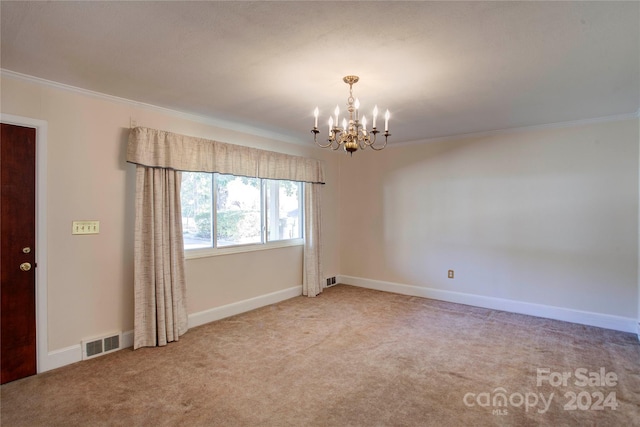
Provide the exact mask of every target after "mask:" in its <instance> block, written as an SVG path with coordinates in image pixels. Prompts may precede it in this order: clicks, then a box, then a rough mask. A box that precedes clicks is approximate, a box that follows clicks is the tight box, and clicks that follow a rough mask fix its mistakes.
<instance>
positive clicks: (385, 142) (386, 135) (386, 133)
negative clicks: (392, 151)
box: [370, 132, 391, 151]
mask: <svg viewBox="0 0 640 427" xmlns="http://www.w3.org/2000/svg"><path fill="white" fill-rule="evenodd" d="M390 136H391V134H390V133H389V132H385V133H384V144H382V147H379V148H376V147H374V146H373V143H372V144H371V145H370V147H371V148H373V149H374V150H376V151H380V150H382V149H384V147H386V146H387V138H388V137H390ZM374 143H375V141H374Z"/></svg>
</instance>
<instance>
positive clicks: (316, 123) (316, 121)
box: [313, 107, 320, 129]
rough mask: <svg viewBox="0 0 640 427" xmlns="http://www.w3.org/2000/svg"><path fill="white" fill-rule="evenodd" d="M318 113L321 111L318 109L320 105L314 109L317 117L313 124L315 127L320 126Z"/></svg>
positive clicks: (314, 115)
mask: <svg viewBox="0 0 640 427" xmlns="http://www.w3.org/2000/svg"><path fill="white" fill-rule="evenodd" d="M318 114H320V111H319V110H318V107H316V109H315V110H313V117H314V118H315V121H314V124H313V128H314V129H315V128H317V127H318Z"/></svg>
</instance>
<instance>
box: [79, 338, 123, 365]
mask: <svg viewBox="0 0 640 427" xmlns="http://www.w3.org/2000/svg"><path fill="white" fill-rule="evenodd" d="M120 341H121V340H120V334H119V333H117V334H112V335H108V336H104V337H100V338H93V339H89V340H83V341H82V360H86V359H92V358H94V357H97V356H102V355H103V354H107V353H111V352H113V351H116V350H119V349H120Z"/></svg>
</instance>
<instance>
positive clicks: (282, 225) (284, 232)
mask: <svg viewBox="0 0 640 427" xmlns="http://www.w3.org/2000/svg"><path fill="white" fill-rule="evenodd" d="M266 188H267V231H268V236H267V240H269V241H274V240H287V239H298V238H300V237H302V233H301V225H302V220H301V218H302V209H301V207H302V198H301V197H300V194H301V188H302V186H301V184H300V183H299V182H293V181H270V180H268V181H267V183H266Z"/></svg>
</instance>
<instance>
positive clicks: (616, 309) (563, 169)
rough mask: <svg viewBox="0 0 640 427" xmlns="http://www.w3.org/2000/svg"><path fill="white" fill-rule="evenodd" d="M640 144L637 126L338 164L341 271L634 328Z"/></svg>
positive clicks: (483, 140) (507, 138) (595, 127)
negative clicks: (619, 321) (451, 274)
mask: <svg viewBox="0 0 640 427" xmlns="http://www.w3.org/2000/svg"><path fill="white" fill-rule="evenodd" d="M638 140H639V137H638V119H629V120H623V121H612V122H608V123H598V124H596V123H594V124H588V125H581V126H574V127H568V128H562V129H547V130H536V131H527V132H524V131H522V132H515V133H510V134H506V133H505V134H499V135H494V136H487V137H475V138H468V139H459V140H454V141H445V142H437V143H426V144H419V145H406V146H401V147H392V148H388V149H386V150H385V151H383V152H381V153H375V152H374V153H372V152H362V153H357V154H356V155H354V156H353V158H343V159H342V160H341V174H342V178H341V179H342V182H343V183H345V185H343V186H342V188H341V192H342V194H341V199H340V207H341V218H342V222H341V240H340V244H341V254H342V262H341V265H340V271H341V273H342V274H343V275H345V276H346V277H347V280H348V281H352V282H355V283H360V282H362V281H359V279H372V280H374V281H380V282H383V283H390V284H400V285H411V286H413V287H417V288H428V289H430V290H433V291H435V294H438V292H440V294H446V295H453V294H451V293H449V294H447V292H457V293H462V294H466V295H475V296H479V297H482V298H484V297H488V298H496V299H500V300H511V301H517V302H520V303H526V304H528V306H529V307H533V305H542V306H547V307H560V308H563V309H568V310H572V311H584V312H589V313H598V314H603V315H606V316H620V317H622V318H624V319H627V320H628V319H637V318H638ZM347 183H348V184H347ZM449 269H453V270H454V271H455V278H454V279H453V280H452V279H448V278H447V270H449ZM365 283H367V282H366V281H365ZM371 283H372V282H371ZM369 284H370V283H369ZM387 289H394V288H393V287H391V288H389V287H387ZM397 289H398V290H400V289H401V288H400V287H397ZM414 290H415V289H414ZM422 294H423V295H424V293H422ZM427 294H428V293H427ZM482 298H479V299H476V301H480V300H481V299H482ZM462 300H464V299H462ZM467 300H470V301H474V300H473V299H467ZM540 314H544V313H542V312H541V313H540ZM634 323H635V322H634ZM627 325H628V322H627Z"/></svg>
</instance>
